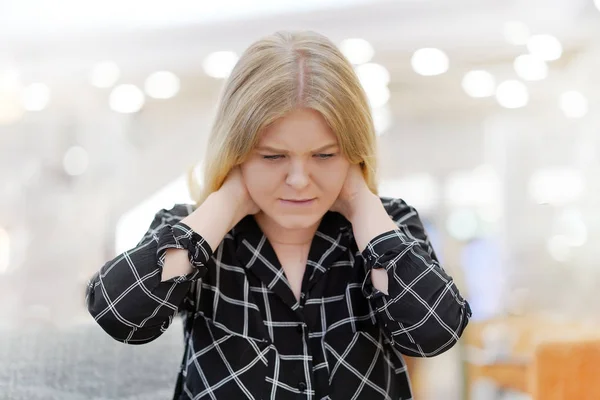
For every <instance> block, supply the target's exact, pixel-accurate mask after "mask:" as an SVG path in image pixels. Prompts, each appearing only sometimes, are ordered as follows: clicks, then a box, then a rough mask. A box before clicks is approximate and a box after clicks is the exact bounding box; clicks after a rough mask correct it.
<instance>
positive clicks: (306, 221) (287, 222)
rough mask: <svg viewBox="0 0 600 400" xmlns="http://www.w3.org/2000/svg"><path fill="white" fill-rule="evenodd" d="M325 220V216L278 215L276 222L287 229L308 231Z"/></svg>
mask: <svg viewBox="0 0 600 400" xmlns="http://www.w3.org/2000/svg"><path fill="white" fill-rule="evenodd" d="M321 218H323V214H310V215H278V216H277V217H275V218H274V220H275V222H276V223H277V224H278V225H279V226H281V227H283V228H286V229H307V228H310V227H313V226H315V225H316V224H317V223H319V221H320V220H321Z"/></svg>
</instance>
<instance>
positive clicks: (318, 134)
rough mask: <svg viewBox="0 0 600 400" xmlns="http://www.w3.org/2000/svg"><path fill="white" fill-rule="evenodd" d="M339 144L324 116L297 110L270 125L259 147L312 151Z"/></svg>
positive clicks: (310, 111)
mask: <svg viewBox="0 0 600 400" xmlns="http://www.w3.org/2000/svg"><path fill="white" fill-rule="evenodd" d="M331 143H337V138H336V136H335V134H334V133H333V131H332V130H331V128H330V127H329V125H328V124H327V122H326V121H325V118H323V116H322V115H321V114H320V113H319V112H317V111H315V110H310V109H304V108H302V109H297V110H294V111H291V112H290V113H288V114H287V115H285V116H284V117H282V118H279V119H278V120H277V121H275V122H273V123H272V124H271V125H269V126H268V127H267V128H266V129H265V130H264V131H263V133H262V134H261V136H260V139H259V146H277V147H280V148H285V149H289V150H292V149H294V150H295V149H298V150H300V149H303V148H306V149H310V148H314V147H320V146H325V145H328V144H331Z"/></svg>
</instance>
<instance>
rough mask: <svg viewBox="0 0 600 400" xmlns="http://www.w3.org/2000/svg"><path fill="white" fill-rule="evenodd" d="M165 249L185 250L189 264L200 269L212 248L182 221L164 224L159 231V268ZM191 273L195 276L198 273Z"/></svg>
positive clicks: (161, 264) (162, 264)
mask: <svg viewBox="0 0 600 400" xmlns="http://www.w3.org/2000/svg"><path fill="white" fill-rule="evenodd" d="M167 249H182V250H187V251H188V257H189V260H190V264H191V265H192V268H194V269H195V270H198V269H202V267H204V266H205V265H206V263H207V262H208V260H209V258H210V256H211V254H212V249H211V248H210V246H209V245H208V243H207V242H206V240H204V238H203V237H202V236H200V234H198V233H197V232H196V231H194V230H193V229H192V228H190V227H189V226H187V225H186V224H184V223H182V222H178V223H176V224H175V225H173V226H170V225H166V226H164V227H163V228H162V229H161V232H160V233H159V245H158V252H159V254H158V260H159V261H158V263H159V265H160V267H161V268H162V267H163V266H164V254H165V252H166V250H167ZM195 272H196V271H195ZM191 275H193V276H194V277H196V276H197V275H198V274H197V273H193V274H191ZM190 279H191V278H190Z"/></svg>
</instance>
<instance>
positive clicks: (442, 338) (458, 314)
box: [419, 301, 471, 358]
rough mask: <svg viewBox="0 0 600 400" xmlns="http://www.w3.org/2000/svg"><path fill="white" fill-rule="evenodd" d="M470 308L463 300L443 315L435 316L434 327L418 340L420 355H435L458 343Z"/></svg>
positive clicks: (468, 316) (466, 322)
mask: <svg viewBox="0 0 600 400" xmlns="http://www.w3.org/2000/svg"><path fill="white" fill-rule="evenodd" d="M470 317H471V310H470V308H469V304H468V303H467V302H466V301H465V302H464V303H463V304H462V305H459V304H457V305H456V306H454V307H451V309H449V310H448V311H447V312H446V313H444V314H443V315H438V316H437V317H436V324H435V327H434V328H432V329H431V330H429V331H428V332H427V333H426V334H425V337H423V338H422V340H420V341H419V342H420V346H421V350H422V355H423V356H424V357H427V358H429V357H435V356H438V355H440V354H442V353H445V352H446V351H448V350H450V349H451V348H452V347H454V345H456V344H457V343H458V341H459V340H460V338H461V337H462V334H463V332H464V330H465V328H466V327H467V324H468V323H469V318H470Z"/></svg>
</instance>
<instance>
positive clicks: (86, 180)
mask: <svg viewBox="0 0 600 400" xmlns="http://www.w3.org/2000/svg"><path fill="white" fill-rule="evenodd" d="M599 8H600V1H598V0H596V2H595V3H594V1H592V0H543V1H542V0H476V1H475V0H453V1H442V0H418V1H417V0H388V1H386V0H303V1H284V0H278V1H275V0H251V1H242V0H220V1H204V0H196V1H190V0H171V1H169V2H158V1H149V0H146V1H141V0H120V1H116V0H105V1H102V2H89V1H75V0H56V1H53V2H45V1H41V0H19V1H17V0H4V1H2V2H0V399H61V400H63V399H67V400H70V399H73V400H75V399H142V398H143V399H168V398H170V396H171V394H172V390H173V387H174V384H175V379H176V374H177V368H178V363H179V361H180V359H181V356H182V331H181V325H180V324H179V322H176V323H175V324H174V325H173V326H172V327H171V328H170V329H169V331H168V332H167V333H166V334H165V335H163V336H162V337H160V338H159V339H158V340H156V341H155V342H153V343H150V344H148V345H144V346H141V347H135V346H126V345H123V344H120V343H117V342H116V341H114V340H112V339H111V338H110V337H108V335H106V334H105V333H104V332H103V331H102V330H101V329H100V328H99V327H98V326H97V325H95V323H94V321H93V320H92V319H91V317H90V316H89V315H88V314H87V311H86V310H85V307H84V290H85V285H86V282H87V280H88V279H89V277H90V276H91V275H92V274H93V273H94V272H95V271H97V270H98V269H99V268H100V267H101V266H102V264H103V263H104V262H105V261H107V260H109V259H111V258H113V257H114V256H115V255H116V254H118V253H120V252H122V251H124V250H126V249H128V248H130V247H132V246H134V245H135V244H136V243H137V241H138V240H139V239H140V238H141V236H142V235H143V233H144V232H145V230H146V228H147V227H148V226H149V224H150V222H151V220H152V216H153V215H154V213H155V212H156V211H158V210H159V209H161V208H165V207H167V208H169V207H171V206H172V205H173V204H174V203H187V202H191V200H190V196H189V192H188V189H187V185H186V180H185V174H186V171H188V170H189V169H190V168H194V167H195V166H198V165H201V162H202V156H203V154H204V151H205V145H206V140H207V135H208V131H209V128H210V125H211V121H212V117H213V113H214V111H215V104H216V101H217V99H218V95H219V90H220V88H221V87H222V85H223V81H224V78H226V77H227V76H228V73H229V71H230V70H231V68H232V67H233V65H234V64H235V62H236V60H237V57H238V56H239V54H240V53H241V52H242V51H243V50H244V49H245V48H246V47H247V46H248V45H249V44H250V43H251V42H253V41H254V40H256V39H258V38H259V37H261V36H263V35H265V34H269V33H272V32H274V31H276V30H279V29H311V30H316V31H318V32H320V33H323V34H325V35H327V36H329V37H330V38H331V39H332V40H333V41H335V42H336V43H337V44H338V45H339V46H340V48H341V49H342V51H343V52H344V54H345V55H346V56H347V57H348V59H349V60H350V61H351V62H352V63H353V64H354V65H355V67H356V71H357V73H358V74H359V77H360V79H361V82H362V83H363V85H364V87H365V90H366V91H367V93H368V96H369V100H370V102H371V106H372V108H373V113H374V117H375V122H376V127H377V131H378V135H379V146H380V157H381V186H380V192H381V193H380V194H382V195H386V196H395V197H401V198H404V199H405V200H406V201H407V202H409V203H410V204H412V205H414V206H415V207H416V208H417V209H418V210H419V211H420V212H421V215H422V218H423V219H424V220H425V222H426V225H427V229H428V232H429V234H430V235H431V238H432V240H433V242H434V245H435V246H434V247H435V248H436V250H437V253H438V254H439V255H440V258H441V259H442V262H443V265H444V267H445V269H446V270H447V271H448V272H449V273H450V274H451V275H452V276H453V277H454V278H455V280H456V282H457V285H458V286H459V287H460V288H461V290H462V291H463V293H464V294H465V297H467V298H468V300H469V301H470V303H471V306H472V309H473V319H472V322H471V324H470V326H469V328H468V329H467V331H466V333H465V336H464V337H463V339H462V340H461V343H460V345H459V346H456V347H455V348H454V349H452V350H451V351H449V352H448V353H445V354H443V355H441V356H439V357H435V358H432V359H425V360H412V359H411V360H409V362H410V371H411V376H412V379H413V386H414V391H415V399H416V400H438V399H440V400H452V399H466V398H470V399H477V400H479V399H482V400H486V399H544V400H546V399H563V398H564V399H588V398H589V399H598V398H600V394H598V392H594V390H595V389H593V387H594V386H593V385H594V384H595V385H598V383H597V382H595V380H596V379H594V377H597V376H600V357H599V355H600V351H599V350H598V342H597V341H596V340H597V338H598V337H600V328H599V326H600V301H599V300H598V291H599V290H600V268H599V265H598V251H597V250H596V248H595V246H594V244H593V243H597V240H598V239H599V238H600V131H599V126H600V92H599V91H598V88H599V87H600V74H598V71H599V70H600V10H599ZM195 170H196V172H195V173H197V174H199V173H200V172H198V171H199V168H196V169H195ZM561 357H562V358H561ZM594 357H595V358H594ZM548 366H551V368H549V367H548ZM561 368H562V369H561ZM573 373H576V374H577V373H579V374H580V375H579V377H578V378H573V379H570V383H569V385H570V386H569V385H567V384H566V383H565V384H563V383H560V384H558V383H557V382H561V379H564V378H565V377H571V375H569V374H573ZM586 374H587V375H586ZM586 376H587V378H586ZM586 379H587V381H586ZM553 385H554V386H553ZM556 385H559V386H560V388H559V387H558V386H556ZM573 385H575V386H573ZM567 386H569V388H567V389H565V388H566V387H567ZM584 387H585V389H582V388H584ZM549 388H550V389H551V390H550V389H549ZM545 389H547V390H550V391H549V392H544V390H545ZM568 390H572V391H568ZM577 390H580V391H581V390H583V391H582V392H577ZM544 393H545V394H544ZM574 393H583V395H576V394H574ZM593 393H596V395H597V396H598V397H594V396H596V395H595V394H593Z"/></svg>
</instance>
